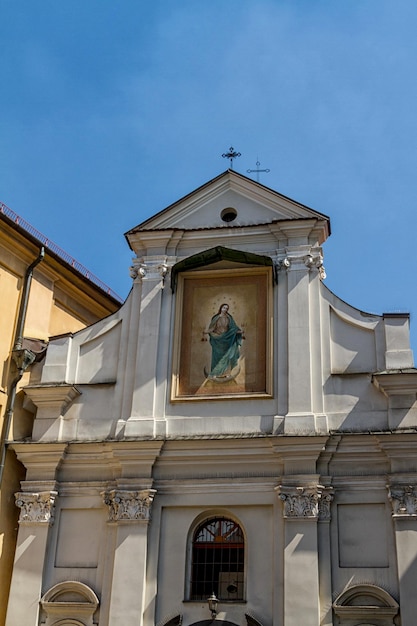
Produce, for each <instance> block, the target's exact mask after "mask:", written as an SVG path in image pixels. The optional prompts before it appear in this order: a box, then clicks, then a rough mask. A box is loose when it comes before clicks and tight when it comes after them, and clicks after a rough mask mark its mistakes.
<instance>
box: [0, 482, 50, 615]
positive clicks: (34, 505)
mask: <svg viewBox="0 0 417 626" xmlns="http://www.w3.org/2000/svg"><path fill="white" fill-rule="evenodd" d="M57 494H58V492H57V491H55V490H50V491H42V492H20V493H17V494H16V505H17V506H18V507H20V517H19V534H18V539H17V546H16V555H15V562H14V567H13V576H12V582H11V587H10V596H9V604H8V610H7V616H6V626H16V624H25V626H37V625H38V620H39V601H40V598H41V593H42V574H43V569H44V563H45V559H46V550H47V542H48V531H49V527H50V526H51V525H52V524H53V522H54V508H55V499H56V497H57Z"/></svg>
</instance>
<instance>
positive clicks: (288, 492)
mask: <svg viewBox="0 0 417 626" xmlns="http://www.w3.org/2000/svg"><path fill="white" fill-rule="evenodd" d="M276 490H277V492H278V497H279V499H280V500H282V502H283V504H284V517H286V518H297V517H302V518H312V519H320V520H330V505H331V503H332V500H333V489H332V487H323V486H322V485H309V486H305V487H303V486H298V487H296V486H292V485H285V486H284V485H279V487H277V488H276Z"/></svg>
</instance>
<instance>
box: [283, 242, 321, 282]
mask: <svg viewBox="0 0 417 626" xmlns="http://www.w3.org/2000/svg"><path fill="white" fill-rule="evenodd" d="M303 265H304V266H305V267H307V268H308V269H309V270H312V269H313V268H315V269H317V271H318V272H319V274H320V278H321V279H322V280H323V279H324V278H326V272H325V269H324V266H323V255H322V252H321V248H309V249H308V252H307V254H306V246H300V248H299V249H295V248H293V249H291V250H287V256H285V257H282V258H277V259H276V261H275V267H276V270H277V271H279V270H289V269H301V268H302V266H303Z"/></svg>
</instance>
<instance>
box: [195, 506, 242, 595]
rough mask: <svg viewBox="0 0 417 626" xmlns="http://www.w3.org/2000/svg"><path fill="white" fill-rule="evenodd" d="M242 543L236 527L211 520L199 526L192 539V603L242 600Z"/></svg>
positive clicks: (214, 519)
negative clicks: (214, 600) (208, 599)
mask: <svg viewBox="0 0 417 626" xmlns="http://www.w3.org/2000/svg"><path fill="white" fill-rule="evenodd" d="M244 562H245V542H244V537H243V532H242V529H241V528H240V526H239V524H237V523H236V522H234V521H233V520H231V519H227V518H226V517H214V518H211V519H209V520H206V521H205V522H203V523H202V524H200V525H199V526H198V527H197V529H196V531H195V532H194V536H193V545H192V563H191V600H207V598H208V597H209V596H210V595H211V594H212V593H213V592H214V593H215V594H216V596H217V597H218V599H219V600H223V601H224V600H230V601H233V600H243V598H244Z"/></svg>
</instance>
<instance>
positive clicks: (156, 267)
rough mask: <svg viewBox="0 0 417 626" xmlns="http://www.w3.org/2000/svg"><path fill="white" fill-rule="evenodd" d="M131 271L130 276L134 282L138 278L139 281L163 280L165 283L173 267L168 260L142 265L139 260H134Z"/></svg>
mask: <svg viewBox="0 0 417 626" xmlns="http://www.w3.org/2000/svg"><path fill="white" fill-rule="evenodd" d="M129 269H130V276H131V278H133V280H136V279H137V278H139V280H158V279H159V278H161V279H162V282H164V281H165V277H166V276H167V274H168V273H169V271H170V269H171V266H170V265H169V264H168V263H167V261H166V260H162V261H161V258H159V259H158V260H156V261H149V262H147V263H142V262H140V261H139V260H138V259H134V261H133V265H131V267H130V268H129Z"/></svg>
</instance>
